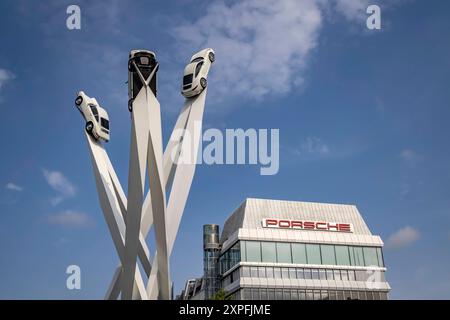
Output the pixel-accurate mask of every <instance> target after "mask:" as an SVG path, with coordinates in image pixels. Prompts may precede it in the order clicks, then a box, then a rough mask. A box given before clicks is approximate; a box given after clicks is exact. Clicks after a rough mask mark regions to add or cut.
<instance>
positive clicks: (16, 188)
mask: <svg viewBox="0 0 450 320" xmlns="http://www.w3.org/2000/svg"><path fill="white" fill-rule="evenodd" d="M5 188H6V189H8V190H12V191H18V192H20V191H23V187H21V186H19V185H17V184H15V183H13V182H8V183H7V184H6V185H5Z"/></svg>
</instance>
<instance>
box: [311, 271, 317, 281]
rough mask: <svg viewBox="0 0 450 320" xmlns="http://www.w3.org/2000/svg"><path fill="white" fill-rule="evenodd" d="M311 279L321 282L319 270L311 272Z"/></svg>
mask: <svg viewBox="0 0 450 320" xmlns="http://www.w3.org/2000/svg"><path fill="white" fill-rule="evenodd" d="M311 279H313V280H319V270H317V269H312V270H311Z"/></svg>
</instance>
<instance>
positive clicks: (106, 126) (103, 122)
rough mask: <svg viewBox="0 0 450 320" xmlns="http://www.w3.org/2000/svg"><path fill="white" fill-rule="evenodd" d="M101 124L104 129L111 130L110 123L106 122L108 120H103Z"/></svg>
mask: <svg viewBox="0 0 450 320" xmlns="http://www.w3.org/2000/svg"><path fill="white" fill-rule="evenodd" d="M101 124H102V127H103V128H105V129H108V130H109V121H108V120H106V119H104V118H101Z"/></svg>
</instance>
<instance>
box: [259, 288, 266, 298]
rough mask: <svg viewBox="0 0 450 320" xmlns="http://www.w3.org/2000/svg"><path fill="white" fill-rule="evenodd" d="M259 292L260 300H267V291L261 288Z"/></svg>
mask: <svg viewBox="0 0 450 320" xmlns="http://www.w3.org/2000/svg"><path fill="white" fill-rule="evenodd" d="M259 290H260V291H259V293H260V294H261V300H267V290H266V289H265V288H261V289H259Z"/></svg>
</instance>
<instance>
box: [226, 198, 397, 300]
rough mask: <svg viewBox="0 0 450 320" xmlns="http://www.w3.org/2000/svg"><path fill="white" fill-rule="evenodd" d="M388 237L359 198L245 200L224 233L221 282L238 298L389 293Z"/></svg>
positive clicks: (363, 296)
mask: <svg viewBox="0 0 450 320" xmlns="http://www.w3.org/2000/svg"><path fill="white" fill-rule="evenodd" d="M382 247H383V241H382V240H381V238H380V237H379V236H377V235H373V234H372V233H371V232H370V230H369V228H368V227H367V225H366V223H365V222H364V220H363V218H362V216H361V214H360V213H359V211H358V209H357V208H356V207H355V206H353V205H340V204H324V203H310V202H298V201H279V200H265V199H252V198H249V199H246V200H245V201H244V202H243V203H242V204H241V206H240V207H239V208H238V209H236V210H235V211H234V212H233V213H232V214H231V216H230V217H229V218H228V219H227V221H226V222H225V224H224V227H223V231H222V234H221V236H220V248H221V249H220V257H219V260H218V263H219V268H218V270H219V275H218V277H219V281H220V286H221V287H222V288H223V289H224V290H225V291H226V292H227V294H229V295H231V297H232V298H233V299H237V300H260V299H262V300H265V299H274V300H348V299H360V300H385V299H387V298H388V293H389V291H390V286H389V284H388V282H387V281H386V279H385V272H386V266H385V264H384V259H383V252H382Z"/></svg>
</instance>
